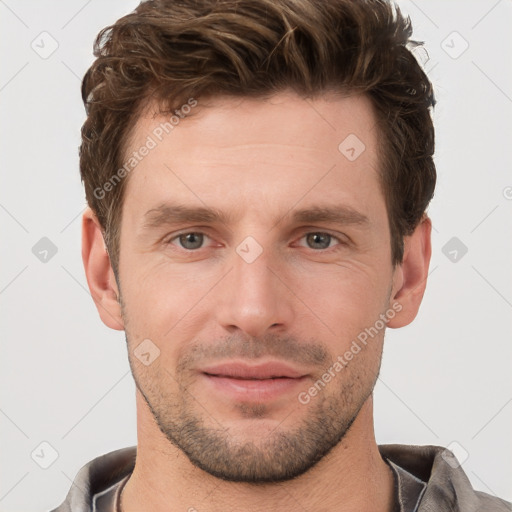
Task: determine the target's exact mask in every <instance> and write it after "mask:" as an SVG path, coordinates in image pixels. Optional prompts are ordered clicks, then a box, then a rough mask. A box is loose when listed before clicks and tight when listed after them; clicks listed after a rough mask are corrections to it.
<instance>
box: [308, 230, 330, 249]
mask: <svg viewBox="0 0 512 512" xmlns="http://www.w3.org/2000/svg"><path fill="white" fill-rule="evenodd" d="M306 239H307V243H308V245H309V246H310V247H311V248H312V249H327V248H328V247H329V245H330V244H331V239H332V236H331V235H329V234H328V233H309V234H308V235H307V236H306Z"/></svg>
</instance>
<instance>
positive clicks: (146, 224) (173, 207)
mask: <svg viewBox="0 0 512 512" xmlns="http://www.w3.org/2000/svg"><path fill="white" fill-rule="evenodd" d="M288 215H290V216H291V219H292V221H293V222H295V223H305V222H328V223H332V224H342V225H347V224H349V225H360V226H367V225H369V224H370V220H369V219H368V217H367V216H366V215H364V214H362V213H360V212H358V211H357V210H354V209H353V208H351V207H348V206H342V205H340V206H313V207H310V208H304V209H301V210H294V211H293V212H292V213H289V214H285V215H284V216H282V217H280V218H279V219H278V220H276V222H275V224H274V225H276V224H279V223H280V222H281V221H282V220H283V219H284V218H285V217H286V216H288ZM234 220H235V218H234V216H233V215H230V214H228V213H225V212H223V211H221V210H218V209H216V208H206V207H191V206H186V205H183V204H170V203H162V204H160V205H158V206H157V207H155V208H151V209H150V210H148V211H147V212H146V213H145V214H144V217H143V224H142V228H143V229H144V230H151V229H156V228H159V227H161V226H165V225H172V224H180V223H185V222H187V223H188V222H192V223H206V224H213V223H221V224H226V225H229V224H230V223H232V222H233V221H234Z"/></svg>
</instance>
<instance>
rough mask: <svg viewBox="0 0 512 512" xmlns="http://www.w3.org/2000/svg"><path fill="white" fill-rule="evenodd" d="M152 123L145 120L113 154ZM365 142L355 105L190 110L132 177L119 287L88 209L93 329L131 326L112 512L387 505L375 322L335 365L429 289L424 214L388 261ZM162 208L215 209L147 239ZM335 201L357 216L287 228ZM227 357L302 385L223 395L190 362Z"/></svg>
mask: <svg viewBox="0 0 512 512" xmlns="http://www.w3.org/2000/svg"><path fill="white" fill-rule="evenodd" d="M165 120H166V118H165V117H159V116H155V115H151V114H150V113H148V114H146V115H144V116H143V117H141V118H140V119H139V121H138V123H137V125H136V127H135V129H134V132H133V134H132V137H131V139H130V141H129V148H128V151H127V153H128V154H130V152H132V151H134V150H136V149H137V148H140V147H141V146H142V145H143V144H144V142H145V141H146V139H147V136H148V135H149V134H151V133H152V131H153V130H154V129H155V127H156V126H158V125H159V123H161V122H162V121H165ZM349 134H355V135H356V136H357V137H358V138H359V139H360V140H361V141H362V142H363V143H364V145H365V150H364V151H363V152H362V153H361V154H360V155H359V157H358V158H356V159H355V160H353V161H350V160H349V159H347V158H346V156H345V155H344V154H342V152H340V150H339V149H338V146H339V144H340V143H341V142H342V141H343V140H344V139H345V138H346V137H347V136H348V135H349ZM378 137H379V133H378V131H377V129H376V127H375V117H374V112H373V109H372V106H371V103H370V101H369V100H368V98H366V97H364V96H340V95H339V96H333V95H330V96H324V97H322V98H321V99H315V100H311V99H307V100H306V99H303V98H300V97H299V96H297V95H295V94H294V93H293V92H291V91H285V92H281V93H279V94H277V95H275V96H273V97H272V98H270V99H267V100H261V99H260V100H255V99H247V98H244V99H235V98H229V97H224V98H214V99H211V100H209V101H206V100H205V101H204V102H201V101H199V103H198V106H197V107H196V108H195V110H194V113H193V115H191V116H190V117H189V118H186V119H184V120H182V121H181V122H180V124H179V125H178V126H177V127H176V128H175V129H174V130H173V131H172V132H171V133H169V134H168V135H167V136H166V137H164V138H163V140H162V141H161V142H159V143H158V145H157V146H156V147H155V148H154V149H152V150H151V151H150V152H149V154H148V155H147V156H145V157H144V158H143V159H142V160H141V162H140V163H138V165H137V167H136V168H135V169H134V170H133V171H132V173H131V174H130V176H129V181H128V184H127V189H126V195H125V200H124V204H123V213H122V224H121V238H120V248H121V250H120V254H121V257H120V265H119V285H120V286H119V287H118V283H117V282H116V280H115V278H114V274H113V272H112V268H111V265H110V261H109V258H108V254H107V253H106V251H105V248H104V243H103V238H102V234H101V230H100V227H99V224H98V221H97V219H96V217H95V216H94V214H93V212H92V211H90V210H87V211H86V212H85V213H84V215H83V260H84V265H85V271H86V275H87V280H88V283H89V287H90V290H91V293H92V296H93V299H94V301H95V303H96V305H97V308H98V312H99V314H100V317H101V319H102V321H103V322H104V323H105V324H106V325H107V326H108V327H110V328H112V329H119V330H123V329H124V330H125V332H126V339H127V345H128V353H129V360H130V365H131V369H132V372H133V375H134V379H135V382H136V385H137V397H136V398H137V428H138V452H137V461H136V466H135V470H134V472H133V474H132V476H131V477H130V480H129V481H128V483H127V485H126V487H125V489H124V492H123V497H122V506H123V510H124V511H125V512H131V511H135V510H142V509H148V510H149V509H150V510H156V511H159V510H169V507H170V506H171V507H172V510H193V509H194V508H195V509H197V510H201V511H203V510H204V511H219V512H220V511H227V510H247V511H260V510H261V511H263V510H277V509H278V507H279V510H283V511H287V510H290V511H292V510H297V509H301V507H303V508H304V509H306V510H331V511H332V510H339V511H344V510H347V511H348V510H360V511H365V510H373V511H375V510H381V511H389V510H391V509H392V506H393V479H392V474H391V472H390V469H389V467H388V466H387V464H386V463H385V462H384V461H383V460H382V458H381V457H380V454H379V452H378V448H377V444H376V441H375V435H374V429H373V402H372V392H373V388H374V385H375V382H376V379H377V376H378V372H379V368H380V362H381V356H382V345H383V340H384V331H385V329H384V328H381V329H378V333H377V334H376V335H374V336H372V337H370V338H368V343H367V344H366V345H364V346H363V345H362V344H361V343H359V345H361V350H360V351H359V352H358V353H357V354H355V355H353V358H351V360H350V361H348V363H347V364H346V365H344V366H343V368H342V369H341V370H338V371H336V370H333V364H334V363H335V361H336V360H338V359H337V358H338V357H339V356H343V355H344V354H345V353H346V352H347V351H348V350H350V347H351V344H352V342H353V341H354V340H356V339H357V336H358V335H359V334H360V333H361V332H363V331H364V330H365V328H370V327H371V326H376V325H381V324H377V323H376V322H377V321H378V320H379V318H382V316H379V315H383V316H384V317H385V318H387V319H388V320H387V326H388V327H393V328H396V327H401V326H404V325H407V324H409V323H410V322H411V321H412V320H413V319H414V317H415V316H416V314H417V312H418V308H419V306H420V303H421V299H422V297H423V293H424V290H425V285H426V277H427V273H428V265H429V261H430V253H431V248H430V230H431V224H430V220H429V219H428V217H426V216H425V218H424V219H423V221H422V222H421V223H420V224H419V226H418V227H417V228H416V230H415V232H414V233H413V234H412V235H411V236H410V237H407V238H406V239H405V255H404V261H403V263H402V265H400V266H397V267H395V268H393V267H392V265H391V248H390V234H389V227H388V217H387V212H386V206H385V202H384V197H383V195H382V192H381V190H380V186H379V182H378V174H377V173H378V165H379V159H378V154H377V140H378ZM165 202H172V203H179V204H182V205H186V206H190V207H203V208H204V207H206V208H215V209H217V210H219V211H221V212H223V213H224V214H225V215H226V218H225V219H223V220H222V221H219V220H211V221H203V222H196V221H189V222H186V221H180V222H179V223H172V224H164V225H160V226H158V227H156V228H151V229H148V228H145V227H144V215H145V214H146V212H148V211H149V210H151V209H154V208H156V207H157V206H158V205H160V204H162V203H165ZM340 206H341V207H344V208H345V209H346V210H350V212H352V215H350V216H348V217H346V218H345V220H344V221H343V222H333V221H326V220H322V221H315V222H303V221H300V220H297V219H294V217H293V214H294V213H296V212H297V211H299V210H302V209H310V208H313V207H317V208H322V207H340ZM353 212H357V213H358V214H360V216H364V217H366V221H365V222H353V220H354V214H353ZM228 216H229V217H228ZM186 233H199V234H204V237H203V238H201V235H198V236H199V239H198V238H197V235H196V237H194V236H192V237H191V238H190V237H188V238H187V237H181V238H180V237H179V236H178V235H183V234H186ZM315 233H316V234H317V236H316V237H315ZM322 233H323V234H324V235H322ZM325 234H328V235H332V236H331V237H329V236H326V235H325ZM247 237H252V238H251V239H250V240H249V241H247ZM169 242H170V243H169ZM187 244H188V245H187ZM194 244H196V245H194ZM201 244H202V245H201ZM187 247H188V248H189V249H188V250H187ZM190 247H198V248H194V249H193V250H191V249H190ZM237 248H238V252H237ZM240 248H242V249H244V250H245V252H244V251H240ZM260 251H261V254H259V252H260ZM245 254H248V255H251V256H255V255H256V256H257V257H256V258H255V259H254V261H252V262H250V263H249V262H248V261H247V259H244V258H243V257H242V255H245ZM258 254H259V255H258ZM119 288H120V289H119ZM390 310H392V311H393V315H391V314H389V311H390ZM391 316H392V317H391ZM390 317H391V318H390ZM144 340H151V342H150V344H149V345H147V343H148V342H147V341H146V342H145V343H146V345H142V346H143V347H145V349H144V351H145V353H148V351H149V353H150V354H153V355H154V354H156V353H158V357H156V358H155V359H154V360H153V361H152V362H151V363H150V364H147V365H146V364H144V363H143V362H141V360H140V359H139V358H138V357H137V355H136V354H137V353H138V352H137V347H139V346H141V345H140V344H141V343H142V342H143V341H144ZM352 346H353V345H352ZM148 347H149V348H148ZM158 351H159V352H158ZM139 353H140V349H139ZM150 357H152V356H150ZM233 360H236V361H244V362H247V363H248V364H256V363H260V362H268V361H270V360H272V361H282V362H286V363H287V364H288V365H289V366H291V367H292V368H294V369H295V370H297V371H299V372H300V374H301V375H304V378H303V379H302V380H301V382H300V383H298V384H296V385H294V386H292V388H290V390H288V391H286V392H283V393H280V394H278V395H276V396H275V397H271V398H264V397H263V396H255V395H247V396H245V395H236V396H233V395H231V394H227V393H224V392H223V391H222V390H220V389H219V388H217V387H215V386H214V385H212V383H211V382H210V380H209V379H208V378H206V377H205V375H204V373H203V372H202V371H201V370H202V369H204V368H205V367H206V366H208V365H211V364H217V363H222V362H227V361H233ZM345 361H346V358H345ZM329 368H331V372H330V375H331V378H330V379H327V378H326V377H325V372H326V371H327V370H328V369H329ZM338 368H339V367H338ZM319 379H320V380H322V379H324V384H325V385H322V386H318V384H317V388H318V389H317V392H316V393H315V392H312V393H310V394H309V396H310V400H309V401H308V402H307V403H304V400H302V401H300V400H299V399H298V395H299V394H300V393H303V394H302V395H301V396H304V393H309V391H308V390H310V389H311V388H312V386H314V384H315V382H318V380H319ZM326 380H327V381H328V382H325V381H326Z"/></svg>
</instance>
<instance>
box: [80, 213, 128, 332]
mask: <svg viewBox="0 0 512 512" xmlns="http://www.w3.org/2000/svg"><path fill="white" fill-rule="evenodd" d="M82 260H83V262H84V268H85V275H86V276H87V284H88V285H89V290H90V291H91V296H92V298H93V300H94V303H95V304H96V308H97V309H98V313H99V314H100V318H101V320H102V322H103V323H104V324H105V325H106V326H107V327H110V328H111V329H116V330H118V331H122V330H124V323H123V319H122V316H121V306H120V304H119V302H118V297H119V290H118V288H117V283H116V280H115V276H114V271H113V270H112V266H111V264H110V257H109V255H108V252H107V249H106V246H105V242H104V239H103V233H102V230H101V225H100V223H99V221H98V219H97V217H96V215H95V214H94V212H93V211H92V210H91V208H90V207H87V209H86V210H85V212H84V214H83V216H82Z"/></svg>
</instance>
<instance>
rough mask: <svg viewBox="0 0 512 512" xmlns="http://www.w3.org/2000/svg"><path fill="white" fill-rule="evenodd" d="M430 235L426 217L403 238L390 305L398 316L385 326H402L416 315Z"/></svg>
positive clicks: (425, 273) (428, 220)
mask: <svg viewBox="0 0 512 512" xmlns="http://www.w3.org/2000/svg"><path fill="white" fill-rule="evenodd" d="M431 232H432V222H431V220H430V219H429V218H428V217H427V215H426V214H425V215H424V216H423V218H422V220H421V221H420V223H419V224H418V226H417V227H416V229H415V230H414V232H413V233H412V235H410V236H407V237H405V239H404V258H403V261H402V263H401V265H397V267H396V268H395V271H394V274H393V288H392V292H391V297H390V303H389V307H390V308H392V309H393V310H394V311H397V314H396V315H395V316H394V317H393V318H392V319H390V320H389V321H388V323H387V326H388V327H392V328H397V327H404V326H405V325H408V324H410V323H411V322H412V321H413V320H414V319H415V318H416V315H417V314H418V310H419V308H420V304H421V301H422V299H423V294H424V293H425V288H426V286H427V277H428V267H429V264H430V256H431V254H432V246H431V241H430V235H431Z"/></svg>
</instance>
